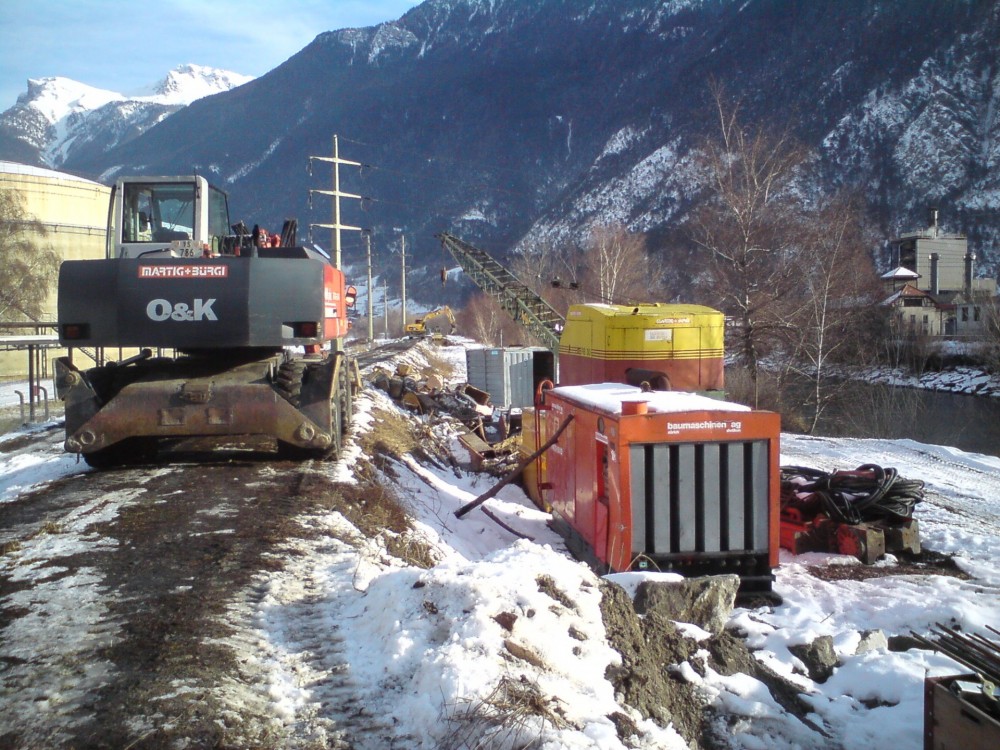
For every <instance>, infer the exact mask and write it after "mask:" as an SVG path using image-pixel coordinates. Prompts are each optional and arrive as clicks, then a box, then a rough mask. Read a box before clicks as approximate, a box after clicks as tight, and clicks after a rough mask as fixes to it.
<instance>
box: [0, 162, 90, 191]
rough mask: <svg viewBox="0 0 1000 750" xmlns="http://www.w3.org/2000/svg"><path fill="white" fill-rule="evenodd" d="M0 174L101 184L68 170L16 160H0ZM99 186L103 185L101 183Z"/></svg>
mask: <svg viewBox="0 0 1000 750" xmlns="http://www.w3.org/2000/svg"><path fill="white" fill-rule="evenodd" d="M0 174H20V175H25V176H27V177H46V178H48V179H50V180H69V181H72V182H85V183H87V184H88V185H100V184H101V183H99V182H95V181H94V180H88V179H86V178H85V177H77V176H76V175H75V174H69V173H68V172H57V171H56V170H54V169H46V168H45V167H32V166H29V165H27V164H18V163H17V162H16V161H2V160H0ZM101 187H104V186H103V185H102V186H101Z"/></svg>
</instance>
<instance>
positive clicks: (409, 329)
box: [406, 305, 455, 336]
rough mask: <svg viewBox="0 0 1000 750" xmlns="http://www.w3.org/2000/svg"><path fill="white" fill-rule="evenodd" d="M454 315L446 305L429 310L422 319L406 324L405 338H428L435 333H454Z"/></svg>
mask: <svg viewBox="0 0 1000 750" xmlns="http://www.w3.org/2000/svg"><path fill="white" fill-rule="evenodd" d="M454 332H455V314H454V313H453V312H452V311H451V308H450V307H448V305H445V306H444V307H439V308H437V309H436V310H431V311H430V312H429V313H427V314H425V315H424V316H423V317H422V318H417V319H416V320H414V321H413V322H412V323H407V324H406V335H407V336H429V335H431V334H435V333H454Z"/></svg>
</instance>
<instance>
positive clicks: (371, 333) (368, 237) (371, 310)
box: [364, 232, 375, 343]
mask: <svg viewBox="0 0 1000 750" xmlns="http://www.w3.org/2000/svg"><path fill="white" fill-rule="evenodd" d="M364 235H365V253H366V254H367V256H368V286H367V287H366V288H367V289H368V341H369V343H371V342H372V341H374V339H375V321H374V320H372V316H373V315H374V314H375V307H374V305H373V304H372V233H371V232H365V233H364Z"/></svg>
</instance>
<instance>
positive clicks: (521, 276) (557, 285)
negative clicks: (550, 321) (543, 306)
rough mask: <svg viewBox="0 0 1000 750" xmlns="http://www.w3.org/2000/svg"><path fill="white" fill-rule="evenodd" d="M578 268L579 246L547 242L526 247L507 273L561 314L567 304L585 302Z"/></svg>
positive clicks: (581, 262)
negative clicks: (511, 274)
mask: <svg viewBox="0 0 1000 750" xmlns="http://www.w3.org/2000/svg"><path fill="white" fill-rule="evenodd" d="M582 268H583V259H582V253H581V250H580V248H579V247H577V246H575V245H571V244H563V245H555V244H553V243H551V242H547V241H543V242H537V243H534V244H531V245H529V246H528V247H526V248H525V249H523V250H522V251H521V253H520V254H519V255H517V256H516V257H515V258H514V259H513V261H512V263H511V273H513V274H514V275H515V276H516V277H517V278H518V280H520V282H521V283H522V284H524V285H525V286H527V287H528V288H529V289H531V290H532V291H533V292H534V293H535V294H537V295H538V296H539V297H541V298H542V299H544V300H545V301H546V302H547V303H548V304H550V305H551V306H552V307H553V309H555V310H559V311H560V312H563V313H565V312H566V310H568V309H569V306H570V305H572V304H577V303H580V302H585V301H586V299H585V294H584V292H583V291H582V290H581V289H580V271H581V269H582Z"/></svg>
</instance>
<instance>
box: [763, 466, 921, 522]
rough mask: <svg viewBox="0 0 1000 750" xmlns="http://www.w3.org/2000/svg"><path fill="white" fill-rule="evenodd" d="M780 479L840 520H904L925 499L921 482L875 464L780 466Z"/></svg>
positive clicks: (910, 515)
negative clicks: (826, 467) (847, 467)
mask: <svg viewBox="0 0 1000 750" xmlns="http://www.w3.org/2000/svg"><path fill="white" fill-rule="evenodd" d="M801 480H805V481H801ZM781 481H782V484H783V485H785V484H786V483H787V486H789V487H790V488H791V489H793V490H794V492H795V493H796V494H797V495H800V496H801V495H802V494H803V493H812V494H815V496H816V497H817V498H819V499H820V501H821V502H822V505H823V509H824V510H825V511H826V514H827V515H828V516H829V517H830V518H831V519H833V520H834V521H838V522H840V523H848V524H858V523H862V522H864V521H876V520H884V519H888V520H899V519H907V518H910V517H912V515H913V508H914V507H915V506H916V504H917V503H919V502H920V501H921V500H923V499H924V483H923V481H921V480H919V479H903V478H902V477H900V476H899V472H898V471H896V469H893V468H888V469H886V468H882V467H881V466H878V465H876V464H862V465H861V466H859V467H858V468H857V469H855V470H854V471H834V472H823V471H819V470H818V469H810V468H808V467H804V466H782V467H781Z"/></svg>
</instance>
